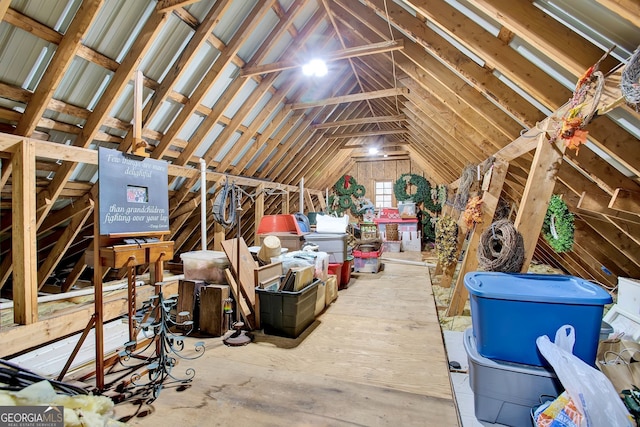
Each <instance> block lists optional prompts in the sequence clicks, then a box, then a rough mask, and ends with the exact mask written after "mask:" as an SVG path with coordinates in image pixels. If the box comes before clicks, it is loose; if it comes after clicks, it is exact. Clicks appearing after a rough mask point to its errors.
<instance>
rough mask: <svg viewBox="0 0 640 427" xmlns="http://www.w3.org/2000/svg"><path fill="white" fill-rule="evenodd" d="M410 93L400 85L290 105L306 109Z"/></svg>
mask: <svg viewBox="0 0 640 427" xmlns="http://www.w3.org/2000/svg"><path fill="white" fill-rule="evenodd" d="M408 93H409V89H407V88H404V87H400V88H394V89H383V90H377V91H373V92H365V93H355V94H352V95H342V96H336V97H334V98H327V99H320V100H317V101H309V102H298V103H295V104H288V107H289V108H290V109H292V110H304V109H307V108H312V107H320V106H323V105H332V104H343V103H351V102H357V101H366V100H370V99H377V98H386V97H389V96H404V95H407V94H408Z"/></svg>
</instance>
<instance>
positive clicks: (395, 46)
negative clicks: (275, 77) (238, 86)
mask: <svg viewBox="0 0 640 427" xmlns="http://www.w3.org/2000/svg"><path fill="white" fill-rule="evenodd" d="M403 47H404V44H403V42H402V40H397V41H384V42H379V43H372V44H369V45H365V46H356V47H349V48H346V49H342V50H338V51H335V52H330V53H328V54H326V55H322V58H321V59H322V60H323V61H325V62H333V61H340V60H343V59H349V58H357V57H360V56H366V55H375V54H378V53H386V52H391V51H394V50H400V49H402V48H403ZM303 65H304V63H303V62H300V61H295V60H285V61H280V62H275V63H273V64H264V65H256V66H251V67H249V66H248V67H246V68H245V69H243V70H242V72H241V73H240V75H241V76H242V77H248V76H254V75H259V74H268V73H275V72H279V71H284V70H290V69H292V68H297V67H302V66H303Z"/></svg>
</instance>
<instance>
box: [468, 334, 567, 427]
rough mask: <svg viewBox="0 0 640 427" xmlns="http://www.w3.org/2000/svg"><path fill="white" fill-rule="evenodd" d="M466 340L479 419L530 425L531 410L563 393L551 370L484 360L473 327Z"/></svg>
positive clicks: (511, 424) (506, 423)
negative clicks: (479, 351)
mask: <svg viewBox="0 0 640 427" xmlns="http://www.w3.org/2000/svg"><path fill="white" fill-rule="evenodd" d="M463 339H464V348H465V351H466V352H467V357H468V359H469V385H470V386H471V390H473V401H474V406H475V415H476V418H477V419H478V420H480V421H487V422H490V423H497V424H503V425H507V426H516V427H521V426H530V425H531V424H532V421H531V409H532V408H534V407H536V406H538V405H540V404H541V402H544V401H546V400H549V399H553V398H555V397H557V396H558V395H560V393H562V391H563V390H564V389H563V388H562V384H560V381H559V380H558V378H557V377H556V375H555V373H554V372H553V369H552V368H550V367H549V368H545V367H542V366H531V365H524V364H521V363H512V362H500V361H497V360H492V359H488V358H486V357H483V356H481V355H480V354H479V353H478V349H477V348H476V340H475V338H474V335H473V330H472V328H468V329H467V330H466V331H465V332H464V338H463ZM541 399H542V400H541Z"/></svg>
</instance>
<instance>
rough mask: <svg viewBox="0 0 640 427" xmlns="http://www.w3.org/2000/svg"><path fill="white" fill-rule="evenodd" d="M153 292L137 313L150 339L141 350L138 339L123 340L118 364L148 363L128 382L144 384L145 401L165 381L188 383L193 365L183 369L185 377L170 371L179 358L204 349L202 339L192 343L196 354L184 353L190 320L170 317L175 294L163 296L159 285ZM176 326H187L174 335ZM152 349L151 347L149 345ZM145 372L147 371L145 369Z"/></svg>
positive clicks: (153, 396)
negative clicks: (131, 361) (123, 345)
mask: <svg viewBox="0 0 640 427" xmlns="http://www.w3.org/2000/svg"><path fill="white" fill-rule="evenodd" d="M156 286H158V287H159V289H158V292H157V294H156V295H154V296H152V297H151V298H150V299H149V300H148V301H145V303H144V304H143V306H142V312H143V313H144V314H142V315H140V316H136V320H137V321H138V322H139V328H140V331H141V332H142V334H143V335H144V336H145V337H146V338H147V339H150V341H149V343H148V344H147V345H145V346H144V348H142V349H137V341H135V340H133V341H129V342H127V343H125V349H124V350H123V351H121V352H120V354H119V356H120V363H121V364H122V365H123V366H127V367H129V366H128V365H127V364H126V363H125V362H127V361H129V360H130V359H132V358H135V359H142V360H144V361H145V362H147V364H146V366H145V367H144V370H143V371H137V372H135V373H134V374H133V375H131V384H132V385H133V386H136V387H144V388H145V389H146V390H145V392H144V396H145V397H146V396H148V398H149V399H148V403H151V402H153V401H154V400H156V399H157V398H158V396H159V395H160V391H162V388H163V387H164V386H165V385H167V384H187V383H190V382H191V381H192V380H193V378H194V377H195V375H196V371H195V369H193V368H188V369H187V370H186V371H185V377H184V378H178V377H176V376H174V375H173V374H172V370H173V368H174V367H175V366H176V364H177V363H178V359H185V360H194V359H197V358H199V357H202V355H203V354H204V351H205V347H204V342H202V341H198V342H196V343H195V344H194V350H195V355H193V356H188V355H185V354H183V351H184V349H185V342H184V338H185V335H188V334H189V333H190V332H191V331H192V330H193V320H185V321H184V322H176V321H174V320H173V319H172V318H171V311H172V310H173V309H174V308H175V307H176V305H177V304H178V296H177V295H171V296H169V297H168V298H165V297H164V295H163V292H162V284H161V283H157V284H156ZM178 316H180V317H181V318H185V317H188V316H189V312H186V311H183V312H180V313H178ZM175 328H186V329H187V331H186V332H185V333H184V334H183V335H176V334H175V333H174V332H172V329H175ZM153 346H155V348H153V349H152V347H153ZM145 371H146V372H145Z"/></svg>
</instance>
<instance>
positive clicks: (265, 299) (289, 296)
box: [256, 279, 320, 338]
mask: <svg viewBox="0 0 640 427" xmlns="http://www.w3.org/2000/svg"><path fill="white" fill-rule="evenodd" d="M319 283H320V280H319V279H316V280H315V281H314V282H313V283H311V284H310V285H309V286H307V287H305V288H303V289H302V290H300V291H298V292H285V291H278V292H272V291H267V290H264V289H256V293H257V294H258V298H259V299H260V323H261V325H262V327H263V328H264V331H265V333H267V334H274V335H283V336H286V337H290V338H296V337H298V336H299V335H300V334H301V333H302V332H303V331H304V330H305V329H307V327H308V326H309V325H310V324H311V323H313V321H314V320H315V308H316V294H317V292H318V284H319Z"/></svg>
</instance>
